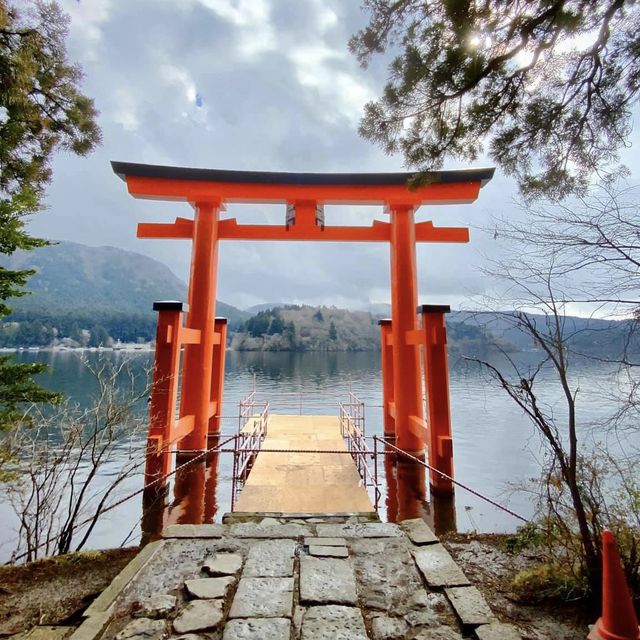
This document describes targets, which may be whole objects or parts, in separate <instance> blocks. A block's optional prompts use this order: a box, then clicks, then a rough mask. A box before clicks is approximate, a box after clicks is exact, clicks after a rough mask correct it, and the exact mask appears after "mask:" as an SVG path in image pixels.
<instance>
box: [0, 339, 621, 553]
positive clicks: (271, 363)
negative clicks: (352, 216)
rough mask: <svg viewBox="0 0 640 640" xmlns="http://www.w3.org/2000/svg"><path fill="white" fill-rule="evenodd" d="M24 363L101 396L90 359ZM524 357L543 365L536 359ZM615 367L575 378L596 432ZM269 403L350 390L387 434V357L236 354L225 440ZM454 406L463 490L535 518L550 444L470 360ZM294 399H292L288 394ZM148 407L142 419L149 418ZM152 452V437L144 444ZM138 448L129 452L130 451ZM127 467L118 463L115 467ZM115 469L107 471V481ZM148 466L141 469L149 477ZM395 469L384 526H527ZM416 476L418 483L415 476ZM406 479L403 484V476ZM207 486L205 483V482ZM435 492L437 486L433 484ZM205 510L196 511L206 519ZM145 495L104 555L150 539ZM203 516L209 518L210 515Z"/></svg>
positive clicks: (458, 380) (9, 517)
mask: <svg viewBox="0 0 640 640" xmlns="http://www.w3.org/2000/svg"><path fill="white" fill-rule="evenodd" d="M83 357H84V358H86V359H87V361H88V362H90V363H92V364H93V365H95V364H96V363H97V362H98V361H99V359H101V358H106V359H108V360H110V361H112V362H113V363H117V362H119V361H121V360H122V359H127V360H129V361H130V367H131V369H132V371H134V372H136V373H137V374H138V375H140V376H141V378H142V376H143V375H144V372H145V370H149V369H150V367H151V366H152V363H153V353H150V352H142V353H135V352H134V353H131V352H129V353H123V352H103V353H96V352H87V353H85V354H84V355H83ZM17 358H18V360H19V361H22V362H29V361H40V362H45V363H47V364H48V365H49V366H50V367H51V371H50V372H49V373H47V374H45V375H43V376H42V377H41V383H42V384H43V385H45V386H47V387H49V388H51V389H54V390H57V391H62V392H64V393H65V394H66V395H67V396H68V397H69V398H71V399H72V400H74V401H76V402H78V403H79V404H81V405H88V404H90V403H91V398H92V397H93V395H94V394H95V392H96V384H95V379H94V378H93V377H92V376H91V375H90V374H89V373H88V371H87V369H86V366H85V365H84V364H83V362H82V359H81V357H80V354H78V353H75V352H39V353H34V352H22V353H19V354H17ZM522 358H523V359H524V358H529V359H530V360H532V361H533V360H535V358H536V355H535V354H524V355H523V356H522ZM614 378H615V374H613V373H612V371H611V368H610V367H607V366H605V365H601V364H597V363H590V362H587V363H584V364H582V365H581V366H580V367H577V368H576V369H575V371H574V380H575V381H576V382H577V383H578V384H579V387H580V392H579V411H580V413H579V419H580V420H581V421H582V422H583V423H584V424H587V423H589V422H591V421H594V420H597V419H598V418H599V417H601V416H604V415H608V414H610V413H611V411H612V408H613V405H612V401H611V400H610V399H609V398H608V397H607V393H606V389H608V388H610V387H611V385H612V384H614V383H615V380H614ZM254 382H255V385H256V388H257V392H258V395H259V396H260V398H263V399H268V400H270V402H271V409H270V410H271V412H272V413H288V414H298V413H301V412H302V413H307V414H327V415H337V413H338V410H337V403H338V402H339V401H340V400H344V401H346V400H347V393H348V391H349V390H351V391H353V392H354V393H355V394H356V395H357V396H359V398H360V399H361V400H362V401H363V402H364V403H365V417H366V432H367V435H369V436H370V435H374V434H377V435H382V410H381V404H382V388H381V377H380V358H379V354H378V353H377V352H365V353H252V352H227V360H226V371H225V397H224V407H223V411H222V415H223V421H222V433H223V434H233V433H235V432H236V431H237V426H238V418H237V415H238V403H239V401H240V400H241V399H242V398H243V397H244V396H245V395H246V394H247V393H248V392H249V391H251V389H252V388H253V386H254ZM450 384H451V405H452V407H451V408H452V420H453V432H454V455H455V474H456V479H457V480H459V481H460V482H462V483H464V484H466V485H468V486H470V487H472V488H474V489H475V490H477V491H479V492H480V493H483V494H485V495H487V496H489V497H491V498H493V499H494V500H496V501H497V502H499V503H501V504H504V505H508V507H509V508H510V509H512V510H513V511H515V512H517V513H519V514H521V515H523V516H525V517H529V516H531V514H532V513H533V509H534V504H533V501H532V498H531V497H530V496H527V495H525V494H523V493H515V494H513V493H512V492H511V491H510V486H511V485H513V484H515V483H521V482H523V481H525V480H527V479H529V478H533V477H536V476H537V475H538V470H539V463H538V460H539V459H540V452H541V449H540V442H539V439H538V437H537V436H536V435H535V434H534V432H533V428H532V426H531V425H530V423H529V422H528V421H527V419H526V418H525V417H524V416H523V414H522V413H521V411H520V410H519V409H518V408H517V407H516V406H515V404H514V403H513V401H512V400H510V399H509V398H508V397H507V395H506V394H505V392H504V391H502V390H501V389H499V388H498V387H497V385H496V384H495V383H494V382H492V381H491V380H490V379H489V378H488V376H487V375H486V374H485V373H483V372H482V371H481V370H480V368H479V367H478V366H477V365H475V364H473V363H468V362H466V361H463V360H460V359H452V362H451V381H450ZM546 389H547V391H546V394H545V397H546V398H547V401H548V403H549V406H550V407H551V408H554V409H555V410H557V411H563V405H562V401H561V398H560V388H559V386H558V385H557V384H555V383H554V382H553V381H549V382H548V384H547V386H546ZM284 394H287V395H284ZM146 410H147V408H146V405H145V406H141V407H140V411H141V413H144V412H146ZM136 444H139V446H140V451H141V452H143V450H144V449H143V447H144V435H143V434H142V433H141V434H140V435H138V436H137V438H136ZM128 446H129V443H127V444H126V447H125V445H124V444H123V449H124V448H128ZM232 457H233V456H232V455H231V454H224V453H223V454H220V455H219V456H218V466H217V472H216V471H215V470H214V469H211V468H209V469H206V471H205V472H204V473H206V480H205V481H206V485H205V506H204V516H203V517H204V520H205V521H220V520H221V518H222V516H223V515H224V513H226V512H228V511H229V510H230V499H231V475H232ZM115 466H117V465H114V467H115ZM114 467H112V468H105V469H103V480H102V481H103V482H106V481H107V479H108V477H109V475H110V474H112V473H113V471H114ZM142 468H143V467H141V470H142ZM384 468H385V465H384V464H383V463H382V461H381V462H380V464H379V470H380V475H381V478H380V484H381V488H382V490H383V497H382V501H381V510H380V516H381V518H382V519H383V520H385V519H389V520H395V519H402V518H403V517H415V516H416V515H422V516H423V517H425V518H426V519H427V520H428V521H431V522H432V523H433V521H434V519H435V525H436V526H442V523H443V522H445V523H446V525H445V526H447V527H451V526H455V527H456V528H457V529H458V530H459V531H469V530H476V531H482V532H510V531H514V530H515V528H516V527H517V526H518V524H519V521H518V520H516V519H514V518H513V517H512V516H510V515H508V514H506V513H504V512H503V511H500V510H499V509H497V508H495V507H493V506H491V505H489V504H487V503H486V502H484V501H482V500H481V499H479V498H477V497H476V496H474V495H472V494H470V493H468V492H467V491H465V490H463V489H461V488H458V489H457V490H456V496H455V504H454V505H452V504H444V505H437V504H434V503H432V502H430V501H429V496H428V491H427V495H424V494H422V492H421V490H420V486H421V483H423V482H424V478H420V477H416V476H415V471H409V472H404V471H403V470H402V469H398V470H397V471H396V472H394V473H392V474H391V473H390V475H392V476H393V477H390V478H389V479H387V480H385V477H384V476H385V474H384ZM407 473H408V474H409V475H407ZM396 476H397V477H396ZM142 481H143V478H142V474H141V473H140V474H133V475H132V476H131V477H130V478H128V479H127V481H126V483H125V484H124V486H123V487H122V490H121V491H120V493H119V495H120V496H125V495H128V494H129V493H132V492H134V491H135V490H137V489H139V488H141V487H142ZM189 482H190V481H189V479H188V478H187V479H186V480H185V479H184V478H182V479H181V478H178V479H177V481H173V483H172V486H171V487H170V492H169V494H168V498H167V502H168V503H169V504H168V506H167V508H166V510H165V511H164V513H163V514H162V515H161V516H158V517H161V518H163V519H164V522H167V521H168V522H187V521H188V520H189V518H190V517H191V514H192V513H193V504H191V505H190V504H189V493H190V491H191V490H190V488H189V487H190V485H189ZM398 483H400V484H401V485H402V486H404V489H403V490H402V495H403V496H405V498H404V499H402V500H400V503H398V501H397V500H396V499H395V498H396V494H397V493H398V486H397V485H398ZM201 484H202V483H201ZM426 484H427V486H428V479H427V483H426ZM3 498H4V497H2V498H0V517H1V518H2V522H3V527H2V528H1V530H0V531H1V533H0V559H2V560H6V559H7V558H8V557H9V556H10V554H11V552H12V551H13V549H14V548H15V546H16V540H15V531H16V529H17V525H16V517H15V515H14V514H13V513H12V510H11V508H10V506H9V505H8V504H7V503H6V499H3ZM197 510H198V509H197V508H196V511H197ZM141 514H142V496H141V495H138V496H136V497H135V498H133V499H131V500H129V501H128V502H126V503H124V504H123V505H122V506H120V507H118V508H117V509H115V510H113V511H111V512H110V513H109V514H106V515H105V516H104V519H103V520H102V521H101V522H100V523H99V525H98V526H97V527H96V529H95V530H94V532H93V533H92V535H91V538H90V541H89V545H88V546H89V547H91V548H104V547H114V546H119V545H121V544H122V543H123V542H124V541H125V539H126V540H128V542H127V544H133V543H135V542H137V541H139V540H140V535H141V528H140V519H141ZM201 516H202V514H201Z"/></svg>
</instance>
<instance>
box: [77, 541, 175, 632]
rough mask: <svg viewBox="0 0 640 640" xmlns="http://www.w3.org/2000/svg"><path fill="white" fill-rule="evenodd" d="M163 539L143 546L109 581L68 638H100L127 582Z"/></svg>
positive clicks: (162, 542) (147, 560)
mask: <svg viewBox="0 0 640 640" xmlns="http://www.w3.org/2000/svg"><path fill="white" fill-rule="evenodd" d="M164 544H165V542H164V540H156V541H155V542H150V543H149V544H148V545H146V546H144V547H143V548H142V549H141V550H140V551H139V553H138V554H137V555H136V557H135V558H133V559H132V560H131V561H130V562H129V563H128V564H127V566H126V567H125V568H124V569H123V570H122V571H121V572H120V573H119V574H118V575H117V576H116V577H115V578H114V579H113V580H112V581H111V584H110V585H109V586H108V587H107V588H106V589H105V590H104V591H103V592H102V593H101V594H100V595H99V596H98V597H97V598H96V599H95V600H94V601H93V602H92V603H91V604H90V605H89V606H88V607H87V609H86V610H85V612H84V613H83V614H82V617H83V618H84V621H83V622H82V624H81V625H80V626H79V627H78V628H77V629H76V630H75V632H74V633H73V634H72V635H71V637H70V638H69V640H95V639H97V638H100V637H101V635H102V632H103V631H104V630H105V628H106V627H107V625H108V624H109V622H110V621H111V614H112V608H113V604H114V602H115V600H116V598H117V597H118V596H119V595H120V594H121V593H122V592H123V590H124V589H125V588H126V587H127V585H128V584H130V583H131V581H132V580H133V579H134V578H135V577H136V576H137V575H138V573H140V571H141V570H142V569H143V568H144V567H145V566H146V565H147V564H148V563H149V562H150V561H151V559H152V558H153V557H154V556H155V555H156V553H158V552H159V551H160V550H161V549H162V547H163V546H164Z"/></svg>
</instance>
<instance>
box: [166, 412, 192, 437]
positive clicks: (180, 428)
mask: <svg viewBox="0 0 640 640" xmlns="http://www.w3.org/2000/svg"><path fill="white" fill-rule="evenodd" d="M195 419H196V418H195V416H193V415H188V416H182V418H180V419H179V420H176V422H175V424H174V427H173V429H172V430H171V432H170V433H171V440H172V442H177V441H178V440H182V438H184V437H185V436H188V435H189V434H190V433H191V432H192V431H193V425H194V424H195Z"/></svg>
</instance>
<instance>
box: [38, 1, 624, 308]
mask: <svg viewBox="0 0 640 640" xmlns="http://www.w3.org/2000/svg"><path fill="white" fill-rule="evenodd" d="M61 5H62V6H63V8H64V9H65V11H67V12H68V13H69V14H70V16H71V28H70V29H71V30H70V36H69V40H68V49H69V56H70V59H72V60H73V61H75V62H78V63H80V64H81V66H82V67H83V69H84V72H85V79H84V82H83V90H84V92H85V93H86V94H87V95H89V96H91V97H92V98H94V100H95V103H96V107H97V108H98V110H99V111H100V117H99V124H100V126H101V128H102V131H103V137H104V140H103V144H102V145H101V146H100V147H99V148H98V149H97V150H95V151H94V152H93V153H92V154H91V155H90V156H89V157H88V158H78V157H75V156H73V155H71V154H66V153H59V154H58V155H57V156H56V158H55V160H54V162H53V171H54V174H53V180H52V183H51V185H50V188H49V190H48V198H47V205H48V210H47V211H46V212H44V213H41V214H38V215H37V216H35V217H34V219H33V221H32V223H31V226H30V230H31V231H32V232H33V233H35V234H40V235H42V236H44V237H47V238H52V239H57V240H70V241H74V242H81V243H84V244H88V245H93V246H102V245H111V246H116V247H120V248H123V249H127V250H130V251H136V252H138V253H142V254H145V255H148V256H150V257H152V258H155V259H157V260H160V261H162V262H164V263H165V264H167V265H168V266H169V267H170V268H171V269H172V270H173V271H174V273H175V274H176V275H177V276H179V277H180V278H182V279H183V280H185V281H186V280H187V279H188V271H189V260H190V243H189V241H185V240H138V239H137V238H136V225H137V223H138V222H171V221H173V219H174V218H175V217H176V216H183V217H191V216H192V210H191V208H190V206H189V205H188V204H186V203H166V202H157V201H153V202H150V201H143V200H135V199H133V198H132V197H131V196H129V195H128V194H127V192H126V187H125V184H124V183H123V182H122V181H121V180H120V179H119V178H117V177H116V176H115V175H114V174H113V172H112V171H111V167H110V164H109V161H110V160H121V161H129V162H143V163H149V164H165V165H180V166H191V167H205V168H215V169H235V170H257V171H260V170H262V171H309V172H357V171H371V172H377V171H380V172H383V171H403V170H406V168H405V167H404V165H403V162H402V158H401V157H400V156H386V155H385V154H384V153H383V151H382V150H381V149H379V148H378V147H376V146H374V145H373V144H372V143H369V142H367V141H366V140H364V139H362V138H361V137H359V135H358V132H357V126H358V122H359V119H360V116H361V114H362V112H363V107H364V104H365V103H366V102H367V101H368V100H371V99H373V98H375V97H376V96H377V95H379V93H380V92H381V90H382V87H383V86H384V82H385V78H386V73H387V71H386V62H385V60H384V59H376V60H374V62H373V64H372V65H371V66H370V67H369V68H368V69H366V70H364V69H362V68H360V67H359V65H358V63H357V61H356V60H355V57H354V56H352V55H351V54H350V53H349V51H348V49H347V42H348V40H349V37H350V36H351V35H352V34H353V33H355V32H356V31H357V30H358V29H359V28H361V27H362V26H364V25H365V23H366V18H367V16H366V14H365V13H364V12H363V11H362V10H361V9H360V2H359V0H180V2H176V1H175V0H135V1H132V0H80V1H78V0H62V1H61ZM627 155H629V157H630V158H631V159H633V158H632V154H631V150H628V154H627ZM490 165H491V163H490V162H489V161H480V162H477V163H474V164H473V166H490ZM459 166H460V165H459V164H455V163H450V164H449V165H448V166H447V167H446V168H458V167H459ZM515 196H516V188H515V183H514V182H513V181H512V180H510V179H508V178H506V177H505V176H503V175H501V174H500V172H497V173H496V176H495V178H494V179H493V180H492V181H491V182H490V183H489V184H488V185H487V186H486V187H485V188H483V189H482V191H481V193H480V197H479V199H478V200H477V201H476V202H475V203H474V204H470V205H461V206H447V207H422V208H421V209H420V210H419V211H418V213H417V216H416V219H417V220H418V221H422V220H433V222H434V224H436V225H442V226H458V225H459V226H471V227H472V234H471V243H470V244H467V245H463V244H455V245H439V244H422V245H420V246H419V247H418V252H417V260H418V278H419V302H420V303H421V304H423V303H430V304H451V306H452V307H453V308H469V304H470V300H473V299H475V298H478V297H480V296H483V295H484V294H485V293H488V292H490V291H491V290H492V287H493V285H494V284H495V283H492V281H491V279H490V278H489V277H488V276H486V275H485V274H484V273H483V272H482V267H483V265H485V264H486V263H487V260H489V259H491V257H492V256H495V255H496V252H499V251H500V247H499V246H498V243H497V241H496V240H495V239H494V238H493V236H492V234H489V233H485V232H483V231H482V230H481V229H479V227H482V226H483V225H489V224H490V222H491V217H492V216H498V217H500V216H503V217H511V216H517V215H520V214H519V213H518V209H517V206H516V205H515V203H514V198H515ZM224 217H237V218H238V221H239V222H241V223H242V222H246V223H249V222H256V223H280V222H282V221H283V220H284V206H280V207H276V206H264V205H260V206H258V205H256V206H246V205H245V206H229V207H228V209H227V212H226V214H224ZM374 218H377V219H381V220H384V219H385V216H384V214H383V212H382V210H381V209H380V208H375V207H341V208H337V207H336V208H328V209H327V224H339V223H342V224H370V222H371V221H372V220H373V219H374ZM218 274H219V275H218V295H217V297H218V299H219V300H223V301H225V302H227V303H229V304H233V305H235V306H238V307H240V308H246V307H248V306H251V305H255V304H260V303H265V302H281V301H282V302H290V303H298V304H300V303H308V304H327V305H332V304H333V305H336V306H338V307H349V308H366V307H367V305H369V304H370V303H383V302H389V300H390V293H389V250H388V247H387V246H386V245H382V244H338V243H255V242H253V243H249V242H232V241H226V242H223V243H221V248H220V253H219V272H218Z"/></svg>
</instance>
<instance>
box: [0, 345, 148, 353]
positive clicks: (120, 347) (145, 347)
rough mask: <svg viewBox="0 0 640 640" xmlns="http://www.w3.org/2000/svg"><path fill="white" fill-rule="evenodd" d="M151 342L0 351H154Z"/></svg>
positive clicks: (23, 348) (3, 348) (11, 348)
mask: <svg viewBox="0 0 640 640" xmlns="http://www.w3.org/2000/svg"><path fill="white" fill-rule="evenodd" d="M155 350H156V347H155V344H154V343H153V342H141V343H121V344H118V345H114V346H113V347H67V346H64V345H48V346H44V347H0V353H38V352H40V351H47V352H49V351H52V352H53V351H55V352H56V353H57V352H65V351H69V352H74V353H75V352H78V351H95V352H98V353H101V352H103V351H155Z"/></svg>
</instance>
